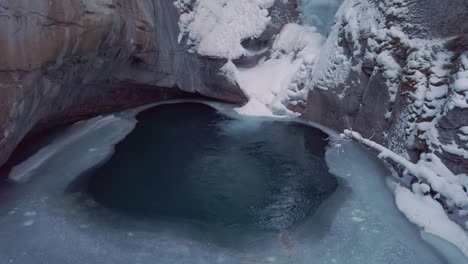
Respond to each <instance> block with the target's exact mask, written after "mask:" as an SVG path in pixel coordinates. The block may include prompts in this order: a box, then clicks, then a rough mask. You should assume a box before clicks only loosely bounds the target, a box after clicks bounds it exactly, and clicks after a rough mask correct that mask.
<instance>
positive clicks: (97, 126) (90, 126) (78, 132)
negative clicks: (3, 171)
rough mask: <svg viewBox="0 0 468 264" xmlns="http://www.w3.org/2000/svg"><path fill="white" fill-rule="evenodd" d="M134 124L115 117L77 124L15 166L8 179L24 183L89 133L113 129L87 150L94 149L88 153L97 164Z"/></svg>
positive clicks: (109, 116) (96, 118)
mask: <svg viewBox="0 0 468 264" xmlns="http://www.w3.org/2000/svg"><path fill="white" fill-rule="evenodd" d="M135 124H136V120H135V119H134V118H126V117H123V116H117V115H107V116H98V117H95V118H92V119H89V120H84V121H80V122H77V123H75V124H74V125H72V126H71V127H70V128H69V129H68V130H67V132H66V133H65V135H62V136H61V137H59V138H57V139H56V140H54V141H53V142H52V143H51V144H49V145H47V146H45V147H43V148H42V149H40V150H39V151H38V152H37V153H35V154H34V155H32V156H31V157H29V158H28V159H27V160H25V161H23V162H22V163H20V164H18V165H17V166H15V167H14V168H13V169H12V170H11V172H10V174H9V176H8V178H9V179H10V180H13V181H15V182H25V181H27V180H28V179H29V177H30V176H31V175H33V174H34V172H35V171H36V170H38V169H39V168H41V167H42V166H43V164H45V163H46V162H47V161H48V160H50V159H51V158H52V157H54V156H56V155H58V154H60V152H61V151H62V150H64V149H66V148H67V146H69V145H71V144H73V143H75V142H77V141H79V140H81V139H82V138H84V137H86V136H89V135H90V134H91V133H98V132H99V131H100V130H101V129H105V128H107V127H114V129H113V135H112V137H108V138H106V140H103V141H102V142H101V144H102V145H100V146H95V147H93V148H89V149H96V150H95V151H92V152H90V154H89V156H90V159H92V157H94V158H95V159H96V162H97V161H98V159H97V158H98V157H101V156H108V155H110V154H112V151H113V148H108V146H109V145H110V146H113V144H115V143H117V142H119V141H121V140H122V139H123V138H124V137H125V136H126V135H127V134H128V133H129V132H130V131H131V130H132V129H133V128H134V127H135ZM98 150H100V151H98ZM91 153H92V154H91Z"/></svg>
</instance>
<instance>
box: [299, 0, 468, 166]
mask: <svg viewBox="0 0 468 264" xmlns="http://www.w3.org/2000/svg"><path fill="white" fill-rule="evenodd" d="M467 20H468V2H466V1H464V0H454V1H438V0H430V1H427V0H424V1H422V0H421V1H406V0H404V1H387V0H381V1H354V0H351V1H346V2H345V4H344V5H343V6H342V7H341V9H340V11H339V13H338V15H337V21H336V25H335V26H334V28H333V31H332V33H331V35H330V38H329V39H328V42H327V44H326V47H325V52H323V54H324V55H323V56H322V58H321V59H320V60H319V62H318V65H319V66H318V67H317V69H316V71H315V74H314V77H313V79H312V81H311V85H310V88H311V92H310V93H309V97H308V102H307V107H306V110H305V113H304V117H305V118H307V119H310V120H313V121H316V122H318V123H321V124H324V125H327V126H329V127H333V128H335V129H338V130H343V129H345V128H347V129H353V130H354V131H358V132H360V133H361V134H362V135H363V136H364V137H366V138H372V140H373V141H376V142H379V143H381V144H383V145H385V146H388V147H389V148H390V149H391V150H392V151H394V152H396V153H398V154H400V155H402V156H404V157H407V158H409V159H410V160H412V161H414V162H416V161H418V160H419V159H421V158H422V156H421V154H422V153H428V152H434V153H436V155H437V156H439V157H440V158H441V159H442V161H443V163H444V164H446V165H447V166H448V167H449V168H450V169H451V170H452V172H454V173H455V174H461V173H466V172H467V171H468V155H467V153H468V152H467V151H468V145H467V140H468V137H467V136H466V134H465V132H467V131H466V130H465V129H464V128H465V127H466V126H468V105H467V104H466V100H467V98H468V97H467V91H466V90H465V87H464V86H463V87H462V86H461V85H457V83H458V84H461V83H462V81H460V80H462V79H464V78H466V76H465V74H466V70H468V65H467V63H468V60H467V54H468V24H467V23H466V22H465V21H467Z"/></svg>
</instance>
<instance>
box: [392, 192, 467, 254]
mask: <svg viewBox="0 0 468 264" xmlns="http://www.w3.org/2000/svg"><path fill="white" fill-rule="evenodd" d="M395 201H396V204H397V206H398V209H400V211H401V212H402V213H403V214H405V216H406V217H407V218H408V219H409V220H410V221H411V222H412V223H414V224H416V225H418V226H420V227H421V228H423V229H424V231H426V232H428V233H430V234H433V235H436V236H438V237H441V238H443V239H445V240H447V241H449V242H450V243H452V244H454V245H456V246H457V247H458V248H459V249H460V250H461V251H462V252H463V254H465V256H467V257H468V235H467V233H466V231H465V230H463V229H462V228H461V227H460V226H458V225H457V224H455V223H454V222H452V221H451V220H450V219H449V218H448V216H447V215H446V214H445V211H444V209H443V208H442V206H441V205H440V204H439V203H438V202H436V201H435V200H434V199H432V197H430V196H428V195H424V194H421V193H413V192H411V191H410V190H408V189H407V188H405V187H401V186H397V187H396V189H395Z"/></svg>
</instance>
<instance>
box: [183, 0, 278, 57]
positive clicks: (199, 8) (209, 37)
mask: <svg viewBox="0 0 468 264" xmlns="http://www.w3.org/2000/svg"><path fill="white" fill-rule="evenodd" d="M274 2H275V0H236V1H230V0H197V1H196V2H195V3H194V4H192V3H191V1H188V0H177V1H176V2H175V5H176V7H178V8H179V10H180V12H181V13H182V14H181V16H180V19H179V29H180V35H179V42H181V41H182V39H183V37H184V36H186V37H187V44H188V45H189V46H190V47H191V51H193V52H197V53H198V54H200V55H203V56H209V57H217V58H227V59H237V58H239V57H241V56H242V55H245V54H246V53H247V51H246V50H245V49H244V47H242V45H241V42H242V41H243V40H246V39H249V38H255V37H258V36H260V34H262V33H263V31H264V30H265V29H266V27H267V25H268V23H269V22H270V20H271V18H270V17H269V14H268V8H270V7H271V6H272V5H273V4H274Z"/></svg>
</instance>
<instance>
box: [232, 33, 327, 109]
mask: <svg viewBox="0 0 468 264" xmlns="http://www.w3.org/2000/svg"><path fill="white" fill-rule="evenodd" d="M323 41H324V38H323V36H322V35H320V34H319V33H317V32H316V31H315V29H314V28H311V27H307V26H300V25H297V24H287V25H285V26H284V27H283V29H282V30H281V32H280V34H279V35H278V36H277V37H276V39H275V42H274V43H273V47H272V51H271V56H270V58H268V59H266V58H265V59H263V60H261V61H260V63H259V64H258V65H257V66H255V67H253V68H239V69H238V72H237V83H238V84H239V86H240V87H241V89H242V90H243V91H244V93H245V94H246V95H247V96H248V98H249V102H248V103H247V104H246V105H245V106H243V107H241V108H239V109H237V110H236V111H237V112H239V113H240V114H243V115H251V116H294V115H295V114H294V113H293V112H292V111H290V110H289V109H288V108H287V106H288V104H289V102H290V101H295V103H297V101H299V100H305V99H306V96H307V89H304V87H305V86H306V84H305V83H304V82H306V81H307V80H308V79H310V78H309V77H310V75H311V74H312V71H313V68H314V65H315V58H316V57H317V55H318V53H319V52H320V49H321V45H322V43H323Z"/></svg>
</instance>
